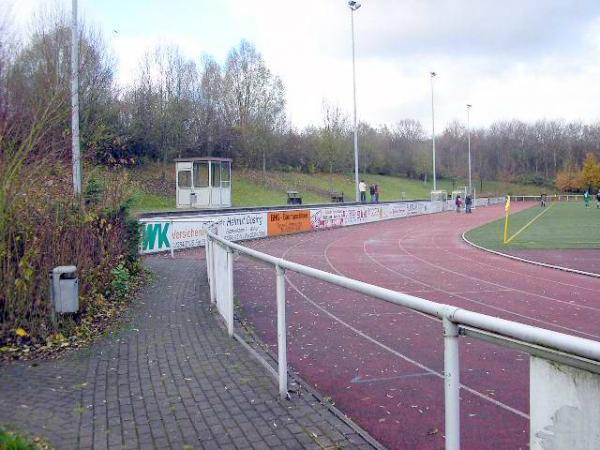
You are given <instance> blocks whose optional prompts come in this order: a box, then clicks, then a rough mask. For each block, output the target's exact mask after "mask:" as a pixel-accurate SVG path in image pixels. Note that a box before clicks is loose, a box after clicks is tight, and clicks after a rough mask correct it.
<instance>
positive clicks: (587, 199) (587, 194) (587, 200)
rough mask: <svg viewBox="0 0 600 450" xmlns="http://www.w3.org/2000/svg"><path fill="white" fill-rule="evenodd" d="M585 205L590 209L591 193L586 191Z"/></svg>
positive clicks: (584, 194) (584, 195)
mask: <svg viewBox="0 0 600 450" xmlns="http://www.w3.org/2000/svg"><path fill="white" fill-rule="evenodd" d="M583 203H585V207H586V208H589V207H590V192H589V191H585V192H584V193H583Z"/></svg>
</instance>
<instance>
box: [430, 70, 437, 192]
mask: <svg viewBox="0 0 600 450" xmlns="http://www.w3.org/2000/svg"><path fill="white" fill-rule="evenodd" d="M429 74H430V75H431V142H432V153H433V190H434V191H436V190H437V180H436V176H435V108H434V106H433V105H434V103H433V80H434V78H435V77H436V76H437V73H435V72H430V73H429Z"/></svg>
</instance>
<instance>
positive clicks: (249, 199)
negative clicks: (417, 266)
mask: <svg viewBox="0 0 600 450" xmlns="http://www.w3.org/2000/svg"><path fill="white" fill-rule="evenodd" d="M174 172H175V171H174V169H173V167H171V166H169V169H168V170H167V171H166V173H165V174H164V176H163V172H162V166H161V165H160V164H147V165H145V166H143V167H141V168H136V169H133V170H131V178H132V186H133V190H134V203H133V210H134V211H137V212H142V211H161V210H162V211H164V210H171V209H175V173H174ZM361 178H364V180H365V182H366V183H367V184H371V183H377V184H378V185H379V191H380V197H379V198H380V200H381V201H391V200H399V199H402V198H404V199H406V200H415V199H427V198H429V196H430V191H431V183H423V182H422V181H418V180H411V179H407V178H400V177H393V176H384V175H371V174H368V175H365V176H364V177H361ZM465 184H466V183H465V180H457V181H455V183H454V187H455V189H458V188H459V186H464V185H465ZM480 187H481V185H480V183H479V182H477V183H476V184H475V188H477V189H479V188H480ZM438 189H445V190H446V191H448V193H450V192H451V191H452V189H453V186H452V182H451V181H450V180H439V181H438ZM541 190H544V189H540V188H539V187H538V186H531V185H523V184H515V183H502V182H497V181H488V182H484V183H483V190H482V191H481V193H478V194H477V195H478V196H487V195H496V194H504V193H507V192H510V193H518V194H522V195H538V194H539V193H540V191H541ZM286 191H298V192H300V194H301V195H302V201H303V203H304V204H315V203H328V202H329V200H330V199H329V192H330V191H335V192H343V193H344V199H345V200H346V201H352V200H354V177H353V175H351V174H333V176H330V175H329V174H327V173H318V174H305V173H298V172H278V171H272V172H267V174H266V179H265V177H263V174H262V172H261V171H258V170H244V169H234V171H233V206H275V205H283V204H285V203H286V200H287V195H286Z"/></svg>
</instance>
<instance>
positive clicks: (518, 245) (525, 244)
mask: <svg viewBox="0 0 600 450" xmlns="http://www.w3.org/2000/svg"><path fill="white" fill-rule="evenodd" d="M541 213H543V214H541ZM540 214H541V215H540ZM538 215H539V217H538V218H537V219H535V218H536V216H538ZM534 219H535V220H534ZM532 220H533V222H532V223H531V224H529V225H528V226H527V224H528V223H529V222H531V221H532ZM599 224H600V209H598V208H596V207H595V205H594V204H592V207H591V208H585V207H584V205H583V202H571V203H551V204H549V205H548V206H546V207H545V208H541V207H539V206H536V207H533V208H529V209H526V210H525V211H521V212H518V213H515V214H511V215H510V220H509V238H510V237H511V236H514V235H515V234H516V233H517V232H519V230H521V229H522V228H523V227H525V226H526V228H525V229H523V231H521V232H520V233H519V234H518V235H517V236H515V237H514V238H513V239H512V240H511V241H510V243H508V244H504V243H503V235H504V219H500V220H496V221H495V222H491V223H488V224H486V225H483V226H481V227H479V228H475V229H474V230H471V231H469V232H467V233H466V237H467V239H469V240H470V241H472V242H474V243H475V244H477V245H481V246H482V247H485V248H490V249H494V250H525V249H582V248H600V226H599Z"/></svg>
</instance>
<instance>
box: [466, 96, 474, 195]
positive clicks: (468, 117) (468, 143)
mask: <svg viewBox="0 0 600 450" xmlns="http://www.w3.org/2000/svg"><path fill="white" fill-rule="evenodd" d="M472 107H473V105H470V104H467V147H468V149H469V194H473V186H472V184H471V124H470V115H469V113H470V112H471V108H472Z"/></svg>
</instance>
